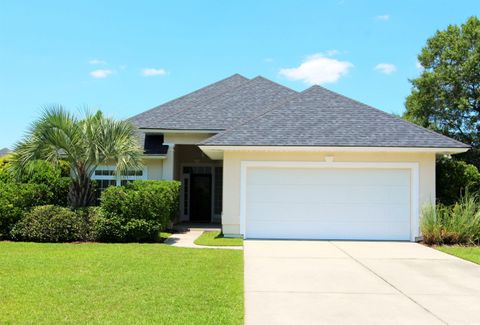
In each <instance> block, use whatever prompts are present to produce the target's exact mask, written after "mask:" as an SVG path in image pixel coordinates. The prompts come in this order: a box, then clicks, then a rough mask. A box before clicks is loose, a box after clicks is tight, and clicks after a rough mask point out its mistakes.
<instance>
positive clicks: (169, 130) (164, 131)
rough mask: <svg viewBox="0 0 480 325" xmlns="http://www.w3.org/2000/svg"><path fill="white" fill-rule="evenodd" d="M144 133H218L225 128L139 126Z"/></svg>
mask: <svg viewBox="0 0 480 325" xmlns="http://www.w3.org/2000/svg"><path fill="white" fill-rule="evenodd" d="M138 129H139V130H140V131H142V132H144V133H207V134H208V133H211V134H216V133H218V132H222V131H224V130H182V129H147V128H138Z"/></svg>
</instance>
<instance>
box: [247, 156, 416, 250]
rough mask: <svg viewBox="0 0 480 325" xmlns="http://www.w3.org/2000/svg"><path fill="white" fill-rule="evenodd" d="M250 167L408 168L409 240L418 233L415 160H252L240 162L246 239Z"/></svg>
mask: <svg viewBox="0 0 480 325" xmlns="http://www.w3.org/2000/svg"><path fill="white" fill-rule="evenodd" d="M250 167H270V168H361V169H363V168H367V169H368V168H370V169H374V168H382V169H410V171H411V172H410V184H411V185H410V186H411V188H410V240H411V241H415V238H416V237H418V236H419V235H420V231H419V218H420V211H419V200H420V196H419V193H420V189H419V186H420V180H419V164H418V163H417V162H317V161H252V160H242V161H241V162H240V233H241V234H242V235H243V237H244V238H245V239H246V238H247V237H246V204H247V201H246V197H247V170H248V168H250Z"/></svg>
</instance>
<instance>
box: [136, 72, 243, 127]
mask: <svg viewBox="0 0 480 325" xmlns="http://www.w3.org/2000/svg"><path fill="white" fill-rule="evenodd" d="M233 77H241V78H243V79H245V82H248V81H250V80H251V79H248V78H247V77H245V76H242V75H241V74H239V73H235V74H233V75H231V76H229V77H226V78H223V79H220V80H218V81H215V82H213V83H211V84H209V85H206V86H204V87H201V88H199V89H197V90H194V91H192V92H189V93H187V94H185V95H182V96H180V97H177V98H174V99H171V100H169V101H167V102H165V103H163V104H160V105H157V106H155V107H152V108H151V109H149V110H146V111H144V112H142V113H140V114H137V115H134V116H131V117H129V118H128V119H127V120H130V119H133V118H135V117H137V116H139V115H143V114H145V113H148V112H152V111H154V110H156V109H158V108H160V107H161V106H164V105H167V104H170V103H172V102H174V101H177V100H180V99H182V98H185V97H187V96H189V95H192V94H195V93H198V92H200V91H202V90H205V89H206V88H208V87H211V86H214V85H217V84H219V83H221V82H224V81H226V80H229V79H232V78H233ZM237 87H239V86H237ZM237 87H235V88H237ZM227 91H229V90H226V91H224V92H221V93H220V94H217V95H216V96H213V97H212V98H215V97H217V96H219V95H221V94H223V93H225V92H227ZM205 100H207V99H205ZM205 100H204V101H205ZM200 102H202V101H200ZM182 111H183V110H182ZM175 114H176V113H172V114H170V115H167V116H165V117H164V118H162V119H160V120H159V122H160V121H163V120H165V119H166V118H169V117H171V116H173V115H175Z"/></svg>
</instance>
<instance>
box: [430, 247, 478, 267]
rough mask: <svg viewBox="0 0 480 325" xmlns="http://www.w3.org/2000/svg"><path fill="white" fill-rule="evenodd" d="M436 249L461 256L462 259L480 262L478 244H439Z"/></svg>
mask: <svg viewBox="0 0 480 325" xmlns="http://www.w3.org/2000/svg"><path fill="white" fill-rule="evenodd" d="M437 249H438V250H439V251H442V252H444V253H447V254H451V255H455V256H457V257H460V258H463V259H464V260H467V261H470V262H474V263H477V264H480V247H479V246H473V247H472V246H470V247H469V246H466V247H464V246H439V247H437Z"/></svg>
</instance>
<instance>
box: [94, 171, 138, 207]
mask: <svg viewBox="0 0 480 325" xmlns="http://www.w3.org/2000/svg"><path fill="white" fill-rule="evenodd" d="M92 179H93V180H95V183H96V191H95V195H96V198H97V200H98V199H100V195H101V193H102V191H103V190H105V189H106V188H108V187H110V186H120V185H126V184H127V183H128V182H132V181H135V180H141V179H146V177H145V172H144V171H143V170H141V169H139V170H128V171H127V172H122V173H121V175H116V174H115V166H99V167H98V168H97V169H96V170H95V172H94V173H93V176H92Z"/></svg>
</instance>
